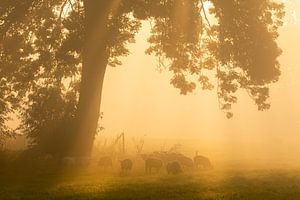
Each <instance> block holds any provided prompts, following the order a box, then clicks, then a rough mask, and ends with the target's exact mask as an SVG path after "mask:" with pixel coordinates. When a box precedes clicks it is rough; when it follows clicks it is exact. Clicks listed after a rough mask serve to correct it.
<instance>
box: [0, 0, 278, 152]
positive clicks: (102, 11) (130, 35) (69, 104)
mask: <svg viewBox="0 0 300 200" xmlns="http://www.w3.org/2000/svg"><path fill="white" fill-rule="evenodd" d="M207 2H210V3H211V8H210V10H209V11H207V10H205V9H204V3H207ZM283 15H284V12H283V5H282V4H279V3H275V2H274V1H272V0H250V1H244V0H226V1H225V0H206V1H205V0H194V1H191V0H111V1H92V0H48V1H38V0H15V1H10V0H1V2H0V25H1V26H0V88H1V90H0V131H1V133H6V131H7V127H5V121H6V119H7V116H9V114H10V113H12V112H18V113H20V115H19V117H20V118H21V121H22V123H21V130H22V131H23V132H25V133H26V134H27V135H28V136H29V137H30V138H31V139H32V144H43V145H44V143H43V141H51V140H49V139H48V137H53V138H56V136H57V134H58V135H59V136H60V137H63V136H62V135H64V132H68V131H62V129H61V127H66V124H69V123H70V124H73V125H72V128H70V130H69V132H74V130H75V129H76V130H77V131H78V132H81V133H82V132H85V133H84V134H83V137H82V138H84V137H86V138H87V139H86V140H87V141H92V140H93V137H94V134H95V130H96V127H97V121H98V117H99V115H100V114H99V112H100V111H99V109H98V108H99V107H100V100H101V90H102V83H103V76H104V72H105V69H106V66H108V65H109V66H113V67H114V66H117V65H120V64H121V62H120V60H119V59H118V58H119V57H121V56H126V55H128V54H129V50H128V49H127V47H126V46H127V44H128V43H133V42H134V36H135V34H136V33H137V32H138V30H139V28H140V27H141V21H142V20H147V21H150V22H151V25H152V29H151V36H150V38H149V39H148V41H149V43H150V47H149V48H148V49H147V50H146V53H148V54H154V55H156V56H157V57H158V58H159V61H160V62H159V65H160V66H162V67H163V66H164V67H166V68H167V69H168V70H170V71H172V72H173V74H174V76H173V78H172V79H171V84H172V85H173V86H174V87H176V88H178V89H179V90H180V93H181V94H187V93H189V92H192V91H193V90H195V89H196V87H197V83H199V85H200V87H201V88H202V89H212V88H213V87H214V86H217V93H218V98H219V103H220V108H221V109H222V110H224V111H225V112H226V113H227V117H228V118H230V117H232V113H231V112H230V109H231V106H232V104H233V103H236V101H237V97H236V96H235V93H236V92H237V91H238V90H239V89H245V90H247V91H248V93H249V95H250V96H251V97H252V98H253V100H254V101H255V103H256V104H257V106H258V109H259V110H265V109H268V108H269V107H270V105H269V104H268V102H267V99H268V97H269V88H268V86H269V84H270V83H273V82H276V81H277V80H278V78H279V75H280V70H279V63H278V61H277V58H278V56H279V55H280V53H281V50H280V49H279V48H278V46H277V43H276V38H277V37H278V32H277V30H278V28H279V27H280V26H281V25H282V18H283ZM210 18H214V19H213V20H214V21H215V22H214V23H212V22H209V19H210ZM212 72H213V73H212ZM211 74H214V75H215V76H216V78H213V77H211ZM215 79H216V81H215ZM214 82H216V83H214ZM90 108H93V111H91V109H90ZM76 120H77V121H76ZM71 121H73V122H71ZM74 124H76V126H77V127H74ZM75 132H76V131H75ZM70 134H71V133H70ZM75 135H76V134H75ZM79 135H80V134H79ZM43 138H47V139H45V140H44V139H43ZM78 138H81V137H80V136H78V137H77V139H78ZM82 138H81V139H82ZM70 140H71V138H70ZM74 140H76V139H74ZM55 141H56V139H53V144H54V143H56V142H55ZM50 144H51V145H52V143H51V142H50V143H49V145H50ZM51 145H50V146H51ZM45 146H47V145H45ZM80 146H91V142H87V143H86V144H83V143H81V144H80Z"/></svg>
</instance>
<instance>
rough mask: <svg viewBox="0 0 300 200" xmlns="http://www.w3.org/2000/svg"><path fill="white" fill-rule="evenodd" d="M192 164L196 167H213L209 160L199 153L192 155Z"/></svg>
mask: <svg viewBox="0 0 300 200" xmlns="http://www.w3.org/2000/svg"><path fill="white" fill-rule="evenodd" d="M194 165H195V167H196V168H202V169H213V166H212V164H211V162H210V160H209V159H208V158H206V157H204V156H200V155H198V156H195V157H194Z"/></svg>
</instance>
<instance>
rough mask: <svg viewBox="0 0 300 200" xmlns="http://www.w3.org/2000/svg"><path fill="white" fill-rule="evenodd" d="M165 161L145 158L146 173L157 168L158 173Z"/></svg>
mask: <svg viewBox="0 0 300 200" xmlns="http://www.w3.org/2000/svg"><path fill="white" fill-rule="evenodd" d="M162 165H163V162H162V161H161V160H160V159H157V158H146V159H145V169H146V173H149V174H151V171H152V169H155V170H156V173H158V172H159V170H160V168H161V167H162Z"/></svg>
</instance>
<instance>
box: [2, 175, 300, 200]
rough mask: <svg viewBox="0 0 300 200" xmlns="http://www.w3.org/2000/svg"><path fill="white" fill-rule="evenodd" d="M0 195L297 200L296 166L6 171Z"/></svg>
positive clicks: (41, 199) (37, 199) (6, 199)
mask: <svg viewBox="0 0 300 200" xmlns="http://www.w3.org/2000/svg"><path fill="white" fill-rule="evenodd" d="M0 199H1V200H11V199H15V200H17V199H33V200H47V199H61V200H62V199H70V200H73V199H74V200H76V199H80V200H81V199H82V200H83V199H103V200H125V199H126V200H127V199H132V200H133V199H136V200H144V199H149V200H150V199H151V200H167V199H170V200H179V199H187V200H193V199H199V200H202V199H203V200H219V199H220V200H221V199H224V200H235V199H236V200H241V199H245V200H277V199H278V200H279V199H280V200H281V199H282V200H299V199H300V170H299V171H297V170H247V171H246V170H244V171H240V170H223V171H220V170H213V171H210V172H190V173H184V174H181V175H178V176H174V175H170V176H169V175H166V174H165V173H161V174H160V175H145V174H143V173H142V172H140V173H134V174H127V175H124V174H120V173H119V172H107V173H105V172H102V173H100V172H98V171H93V170H89V171H84V172H80V173H76V174H75V172H72V171H69V170H68V171H65V172H45V171H35V172H34V173H21V172H10V173H8V172H6V173H2V174H1V177H0Z"/></svg>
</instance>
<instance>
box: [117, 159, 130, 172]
mask: <svg viewBox="0 0 300 200" xmlns="http://www.w3.org/2000/svg"><path fill="white" fill-rule="evenodd" d="M120 164H121V170H122V171H123V172H128V171H130V170H131V169H132V165H133V163H132V161H131V160H130V159H125V160H120Z"/></svg>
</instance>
